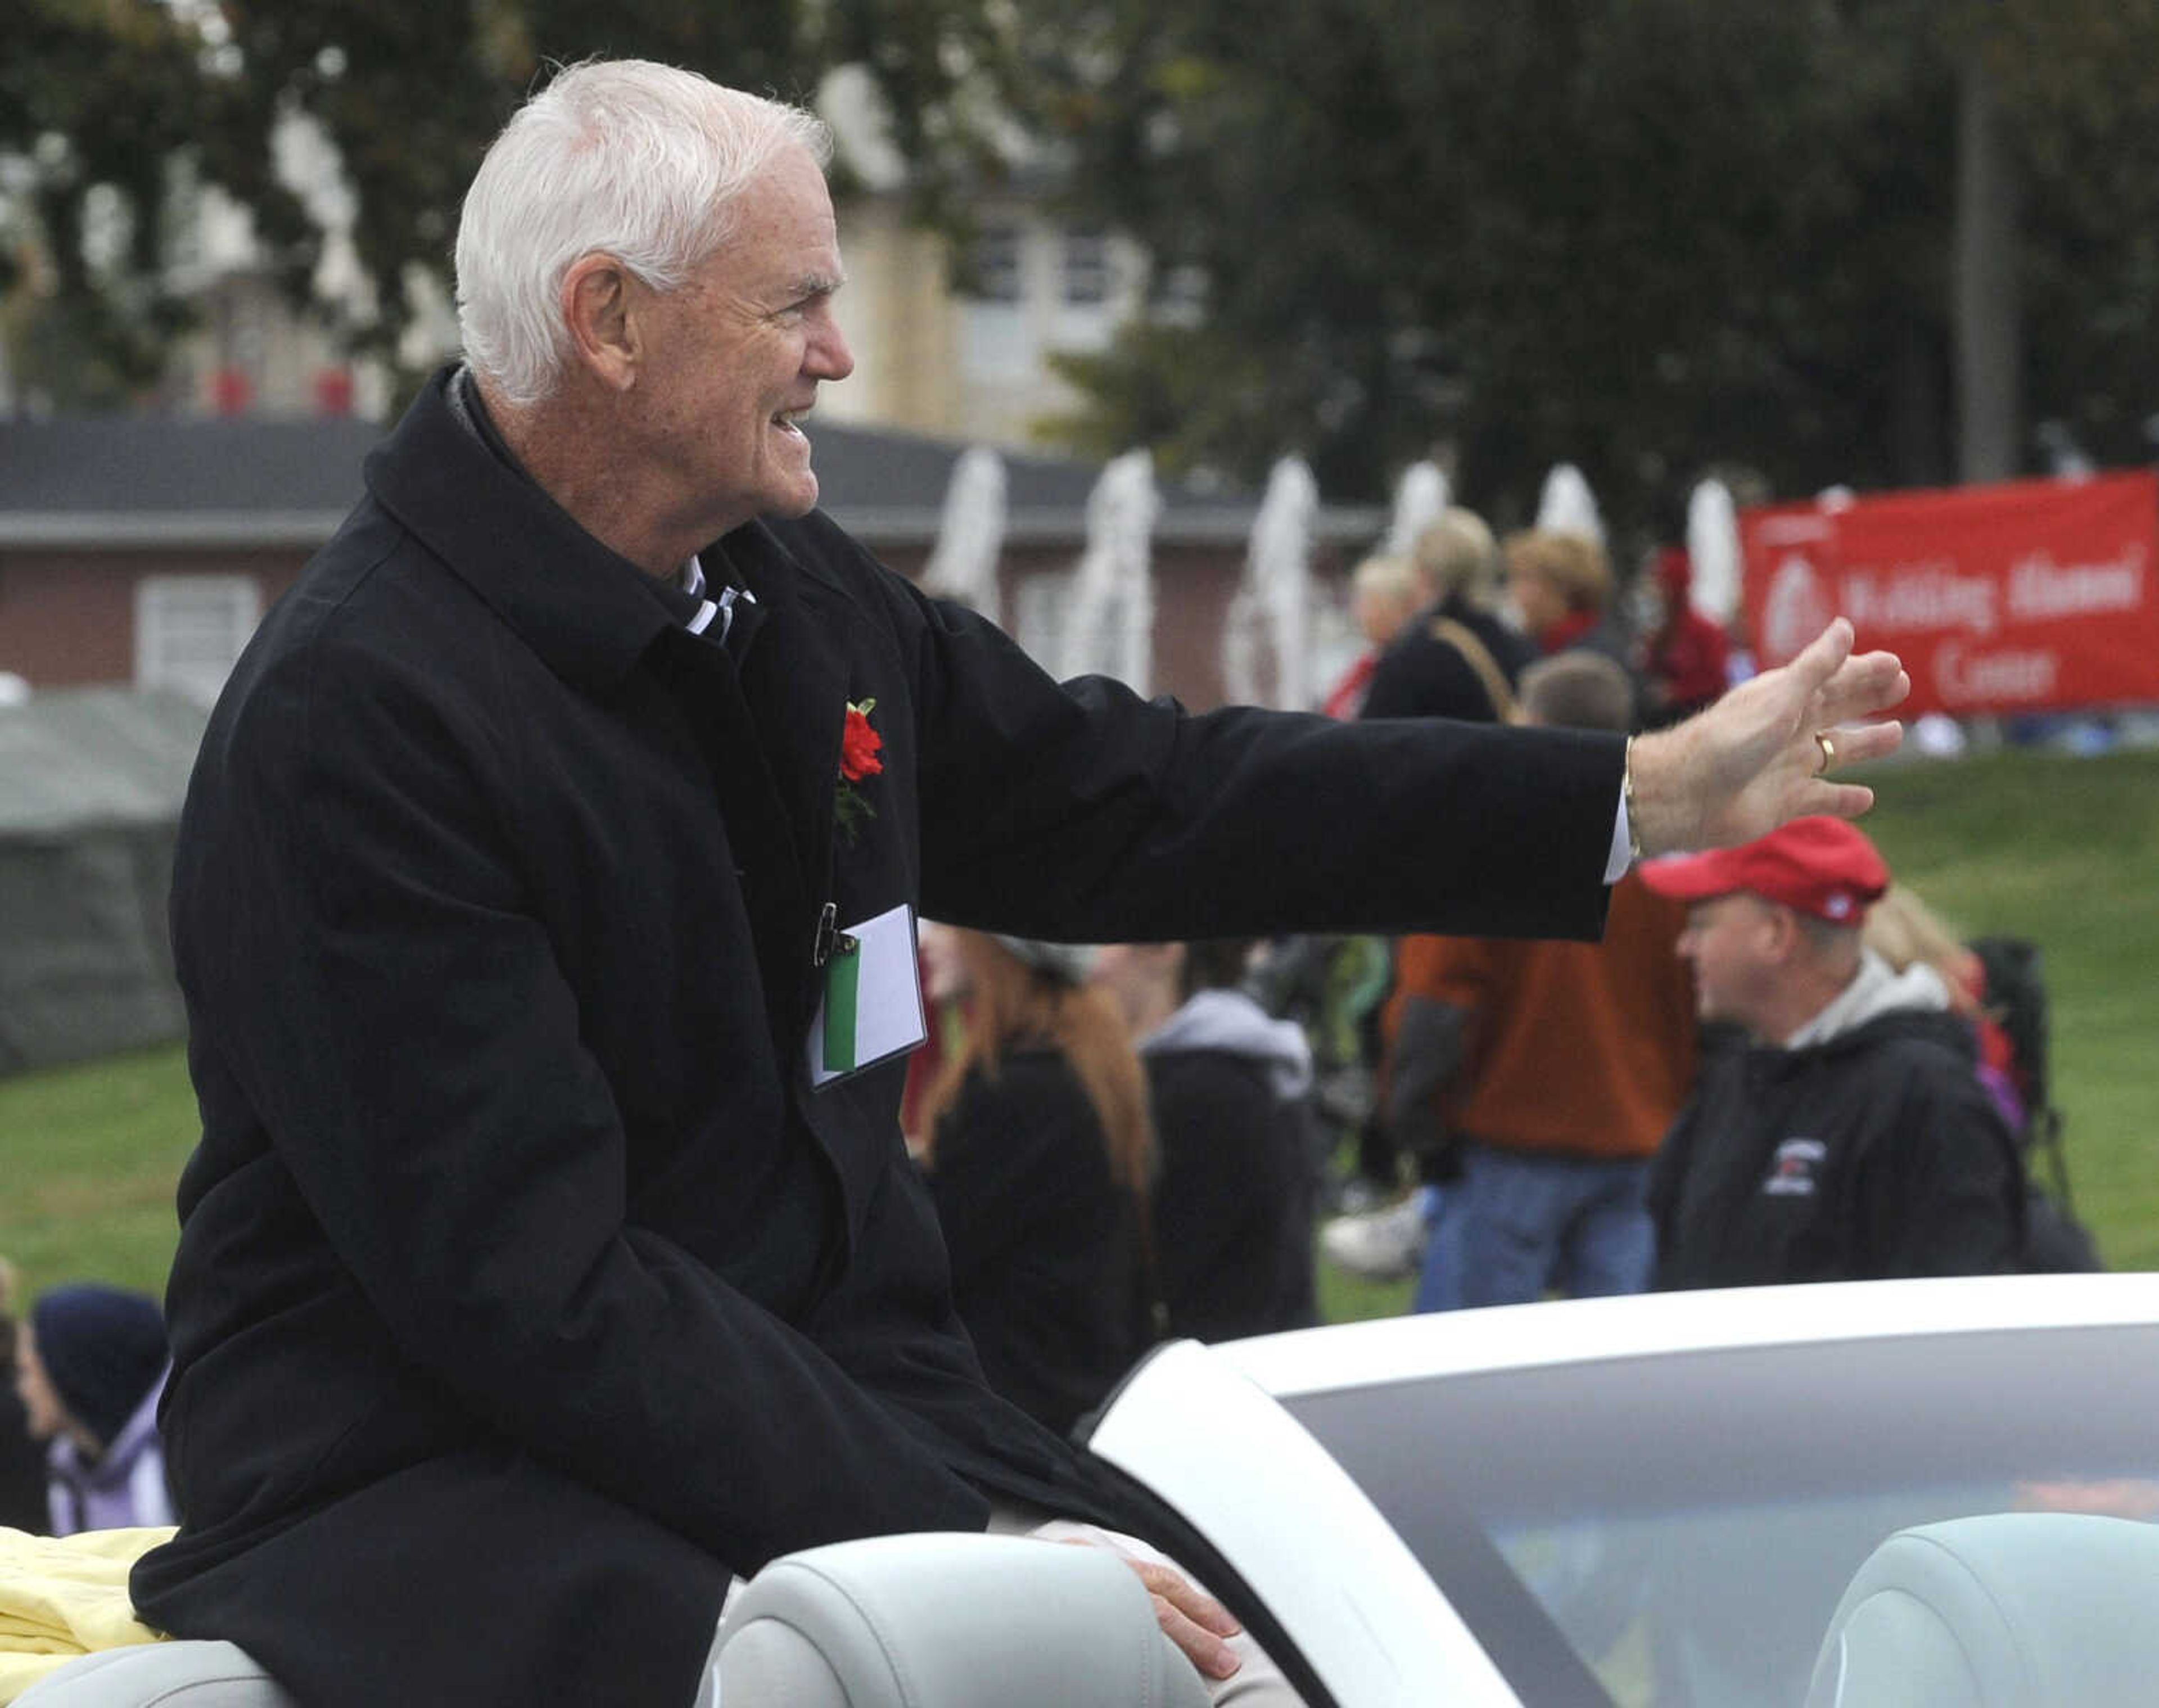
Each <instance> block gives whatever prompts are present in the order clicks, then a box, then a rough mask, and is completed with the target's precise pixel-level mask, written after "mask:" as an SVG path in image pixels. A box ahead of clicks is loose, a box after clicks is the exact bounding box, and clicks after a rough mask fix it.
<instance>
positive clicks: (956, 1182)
mask: <svg viewBox="0 0 2159 1708" xmlns="http://www.w3.org/2000/svg"><path fill="white" fill-rule="evenodd" d="M922 953H923V960H924V966H925V969H926V970H927V974H928V980H929V995H930V996H931V998H932V999H933V1000H935V1001H938V1002H951V1003H957V1004H958V1005H959V1006H960V1010H961V1012H962V1013H963V1015H964V1030H965V1040H964V1042H963V1043H961V1044H960V1048H959V1049H958V1050H957V1051H956V1052H955V1054H954V1055H953V1056H952V1058H951V1059H950V1061H948V1062H947V1063H946V1064H945V1069H944V1070H943V1072H942V1073H941V1074H940V1076H939V1078H938V1079H937V1080H936V1082H935V1084H933V1085H932V1086H931V1088H930V1090H929V1095H928V1097H927V1099H926V1100H925V1101H924V1114H923V1131H922V1135H921V1139H920V1143H919V1158H920V1161H921V1162H922V1165H923V1167H924V1170H925V1172H927V1175H928V1177H929V1188H930V1192H931V1195H932V1196H933V1197H934V1198H935V1200H936V1204H937V1217H938V1220H939V1221H940V1223H941V1224H943V1226H944V1229H945V1248H946V1250H947V1251H948V1253H949V1254H950V1261H951V1267H952V1299H953V1303H954V1305H955V1307H956V1308H957V1310H958V1312H959V1316H960V1321H961V1322H963V1323H965V1324H966V1328H967V1332H968V1333H969V1334H970V1335H971V1337H972V1338H973V1340H974V1343H975V1350H976V1353H977V1355H978V1356H979V1357H980V1358H981V1361H982V1369H983V1373H984V1374H986V1376H987V1377H988V1378H989V1381H990V1385H991V1387H992V1388H994V1389H996V1390H997V1392H999V1393H1000V1394H1002V1395H1004V1396H1005V1397H1006V1398H1007V1400H1011V1401H1012V1402H1013V1404H1015V1405H1018V1406H1019V1407H1020V1408H1021V1409H1022V1410H1024V1411H1027V1412H1028V1413H1030V1414H1031V1415H1033V1416H1034V1417H1036V1418H1038V1420H1040V1421H1042V1422H1043V1423H1045V1424H1047V1425H1048V1426H1049V1427H1050V1428H1052V1429H1054V1430H1057V1431H1069V1430H1070V1429H1071V1427H1072V1426H1073V1425H1074V1423H1075V1422H1077V1421H1079V1419H1080V1416H1081V1415H1082V1414H1083V1413H1085V1412H1086V1411H1088V1410H1090V1409H1091V1408H1093V1407H1094V1406H1095V1405H1098V1404H1100V1402H1101V1400H1103V1399H1104V1398H1105V1396H1106V1395H1108V1393H1109V1391H1110V1390H1111V1387H1113V1386H1114V1385H1116V1381H1117V1379H1118V1378H1119V1377H1120V1376H1121V1375H1122V1374H1124V1373H1125V1371H1126V1369H1129V1368H1130V1367H1131V1363H1132V1360H1133V1359H1135V1358H1136V1357H1137V1356H1138V1355H1139V1353H1141V1352H1142V1350H1143V1349H1144V1348H1145V1347H1146V1346H1147V1343H1148V1342H1149V1341H1150V1340H1151V1339H1152V1338H1153V1333H1152V1323H1153V1318H1154V1316H1155V1299H1156V1290H1155V1288H1154V1286H1153V1283H1152V1275H1153V1263H1152V1252H1151V1250H1150V1247H1149V1240H1148V1228H1147V1214H1148V1191H1149V1186H1150V1183H1151V1179H1152V1172H1153V1167H1154V1140H1153V1134H1152V1129H1151V1127H1150V1126H1149V1122H1148V1118H1147V1085H1146V1079H1145V1077H1144V1075H1143V1074H1142V1069H1141V1067H1140V1062H1139V1058H1138V1056H1137V1055H1136V1053H1134V1052H1133V1049H1132V1046H1131V1042H1130V1040H1129V1038H1128V1037H1127V1035H1126V1031H1125V1026H1124V1021H1123V1017H1122V1016H1121V1015H1120V1014H1119V1012H1117V1009H1116V1005H1115V1004H1114V1003H1113V1002H1111V999H1110V998H1109V997H1108V996H1106V995H1105V994H1104V993H1103V992H1102V991H1097V990H1090V989H1089V988H1088V987H1087V986H1086V984H1085V979H1086V976H1087V970H1088V966H1089V962H1090V955H1089V954H1088V952H1087V951H1086V950H1080V949H1075V948H1073V947H1070V946H1069V945H1062V944H1050V943H1037V942H1033V941H1030V940H1028V939H1023V938H1017V937H993V936H989V935H986V934H983V933H981V932H977V931H964V930H959V929H953V928H950V927H945V926H938V925H925V926H924V929H923V933H922Z"/></svg>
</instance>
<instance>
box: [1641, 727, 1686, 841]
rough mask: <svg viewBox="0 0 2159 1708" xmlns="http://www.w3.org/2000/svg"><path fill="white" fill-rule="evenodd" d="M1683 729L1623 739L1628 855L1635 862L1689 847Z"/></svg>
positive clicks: (1660, 731) (1658, 731)
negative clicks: (1625, 744)
mask: <svg viewBox="0 0 2159 1708" xmlns="http://www.w3.org/2000/svg"><path fill="white" fill-rule="evenodd" d="M1686 728H1687V726H1686V725H1685V724H1681V725H1680V726H1679V727H1677V728H1675V729H1665V730H1656V731H1654V732H1651V733H1649V734H1647V735H1639V736H1633V737H1630V738H1628V743H1627V774H1626V781H1625V783H1624V784H1623V785H1622V786H1623V789H1624V790H1625V798H1626V802H1627V837H1628V851H1629V852H1630V853H1632V854H1633V857H1634V858H1636V859H1637V860H1642V859H1646V858H1648V857H1649V856H1651V855H1655V854H1672V853H1676V852H1679V851H1681V850H1684V849H1687V848H1690V847H1692V846H1694V841H1693V839H1694V837H1695V835H1696V828H1697V827H1696V826H1693V825H1691V824H1690V823H1688V822H1687V815H1686V811H1685V807H1686V802H1685V789H1684V786H1683V785H1684V779H1685V769H1686V760H1685V754H1684V753H1683V751H1682V749H1683V748H1684V746H1685V739H1686V738H1685V731H1686Z"/></svg>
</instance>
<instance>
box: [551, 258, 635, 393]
mask: <svg viewBox="0 0 2159 1708" xmlns="http://www.w3.org/2000/svg"><path fill="white" fill-rule="evenodd" d="M632 290H633V282H632V280H631V278H630V275H629V269H628V268H627V267H624V266H623V264H622V263H621V262H620V261H617V260H616V259H615V258H614V256H611V255H607V254H603V253H596V254H593V255H582V256H578V257H577V260H575V261H572V262H571V263H570V270H569V271H568V272H566V273H564V274H563V275H562V323H563V325H564V326H565V327H566V328H567V329H568V331H569V334H570V352H571V359H572V360H573V361H575V362H576V363H577V365H578V366H580V367H582V368H583V369H584V370H586V371H587V372H588V373H589V374H591V375H593V378H594V379H596V380H598V381H599V382H600V383H601V384H602V385H603V386H606V387H607V388H608V390H609V391H629V388H630V387H631V386H634V385H635V384H636V383H637V370H638V367H639V356H640V355H642V353H643V349H642V342H641V340H640V339H639V328H638V326H637V323H636V321H635V318H634V316H633V314H632V313H631V295H632Z"/></svg>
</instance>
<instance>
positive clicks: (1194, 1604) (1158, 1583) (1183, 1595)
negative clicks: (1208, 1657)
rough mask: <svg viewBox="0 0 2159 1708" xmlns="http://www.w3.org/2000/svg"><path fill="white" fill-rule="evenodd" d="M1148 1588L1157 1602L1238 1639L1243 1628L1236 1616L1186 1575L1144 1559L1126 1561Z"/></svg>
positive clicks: (1192, 1620)
mask: <svg viewBox="0 0 2159 1708" xmlns="http://www.w3.org/2000/svg"><path fill="white" fill-rule="evenodd" d="M1126 1563H1127V1564H1128V1565H1130V1566H1131V1568H1132V1570H1133V1571H1136V1572H1137V1573H1138V1574H1139V1576H1140V1581H1141V1582H1142V1583H1143V1584H1145V1585H1146V1586H1147V1592H1148V1593H1149V1594H1150V1595H1152V1597H1154V1598H1155V1600H1156V1601H1157V1602H1159V1603H1162V1604H1163V1605H1165V1606H1167V1607H1169V1608H1170V1609H1171V1610H1172V1611H1173V1612H1176V1613H1178V1614H1179V1615H1181V1616H1182V1617H1184V1618H1186V1619H1188V1620H1190V1621H1191V1622H1192V1623H1193V1624H1195V1625H1198V1626H1199V1627H1201V1628H1204V1629H1205V1630H1209V1631H1211V1632H1213V1633H1214V1634H1215V1635H1216V1636H1217V1637H1235V1635H1236V1634H1237V1633H1238V1632H1240V1631H1241V1630H1242V1629H1244V1627H1242V1626H1241V1625H1240V1624H1239V1623H1237V1621H1236V1618H1235V1615H1233V1614H1232V1613H1231V1612H1230V1610H1229V1609H1228V1608H1227V1607H1224V1606H1223V1605H1222V1604H1221V1602H1218V1601H1216V1600H1215V1599H1214V1597H1212V1596H1210V1595H1209V1594H1208V1593H1207V1592H1205V1591H1204V1590H1203V1589H1201V1588H1200V1587H1199V1585H1197V1584H1195V1583H1194V1582H1193V1581H1192V1580H1191V1579H1190V1578H1188V1577H1187V1576H1184V1575H1183V1573H1181V1572H1178V1571H1173V1570H1172V1569H1171V1568H1170V1567H1168V1566H1157V1565H1154V1564H1152V1562H1150V1561H1147V1560H1128V1561H1127V1562H1126Z"/></svg>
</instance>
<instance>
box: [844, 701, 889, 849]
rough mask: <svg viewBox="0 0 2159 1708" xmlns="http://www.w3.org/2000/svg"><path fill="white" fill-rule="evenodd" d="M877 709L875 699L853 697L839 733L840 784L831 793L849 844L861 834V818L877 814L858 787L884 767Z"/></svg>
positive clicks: (852, 843) (851, 844) (868, 817)
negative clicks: (873, 716) (875, 725)
mask: <svg viewBox="0 0 2159 1708" xmlns="http://www.w3.org/2000/svg"><path fill="white" fill-rule="evenodd" d="M876 710H877V701H874V700H864V701H860V702H859V703H857V701H852V700H850V701H848V702H847V727H846V728H845V730H843V731H842V732H841V736H840V786H839V789H838V792H837V793H836V794H834V795H833V797H832V807H833V815H834V818H835V821H836V823H837V824H838V826H839V827H840V831H841V835H843V836H846V837H847V846H850V847H852V846H854V843H855V839H856V838H857V836H861V835H862V820H864V819H873V818H875V817H876V816H877V809H876V808H875V807H873V806H872V805H870V804H869V802H867V800H863V799H862V793H861V791H860V790H858V789H857V788H856V787H855V784H857V783H859V782H861V781H862V779H864V778H865V777H874V776H876V775H877V774H878V773H879V772H881V771H883V769H884V761H883V760H882V759H880V758H878V749H879V748H882V747H883V745H884V738H883V736H881V735H879V734H878V732H876V731H875V730H873V729H872V728H871V727H870V713H871V712H874V711H876Z"/></svg>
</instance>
